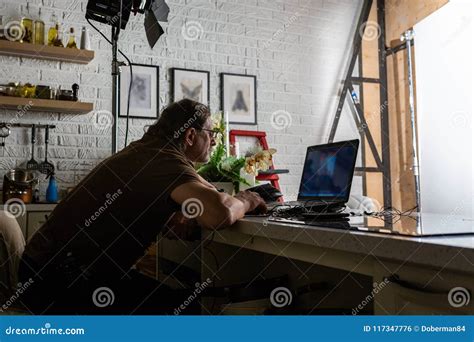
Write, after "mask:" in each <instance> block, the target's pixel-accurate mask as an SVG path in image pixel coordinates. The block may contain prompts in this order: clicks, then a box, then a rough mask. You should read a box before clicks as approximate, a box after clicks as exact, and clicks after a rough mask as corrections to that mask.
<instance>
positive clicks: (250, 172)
mask: <svg viewBox="0 0 474 342" xmlns="http://www.w3.org/2000/svg"><path fill="white" fill-rule="evenodd" d="M213 130H215V131H218V132H219V133H220V134H218V137H217V138H216V147H215V148H214V151H213V152H212V154H211V157H210V159H209V162H207V163H206V164H203V165H200V166H198V168H197V172H198V174H199V175H201V176H202V177H203V178H204V179H205V180H207V181H208V182H210V183H212V184H213V185H214V186H216V188H217V189H219V190H223V191H225V192H226V193H228V194H231V195H232V194H233V193H234V192H238V191H240V190H244V189H246V188H248V187H251V186H254V185H255V176H257V175H258V171H261V170H262V171H263V170H268V169H269V168H270V166H271V165H272V155H273V154H274V153H275V152H276V150H275V149H269V150H263V149H262V148H261V147H260V146H258V147H255V148H254V149H252V150H251V151H249V153H248V154H247V156H246V157H236V156H228V155H227V148H226V144H225V143H224V141H223V140H224V139H223V137H224V136H225V134H228V133H227V130H226V123H225V120H224V116H223V115H221V114H220V115H216V116H213Z"/></svg>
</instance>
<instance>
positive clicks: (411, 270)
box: [202, 218, 474, 314]
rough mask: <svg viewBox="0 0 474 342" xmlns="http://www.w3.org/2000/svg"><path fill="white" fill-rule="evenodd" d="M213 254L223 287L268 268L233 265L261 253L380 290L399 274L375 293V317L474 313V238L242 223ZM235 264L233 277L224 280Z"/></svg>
mask: <svg viewBox="0 0 474 342" xmlns="http://www.w3.org/2000/svg"><path fill="white" fill-rule="evenodd" d="M210 236H211V234H210V233H209V234H207V238H210ZM210 246H214V249H215V250H218V252H219V253H220V255H218V258H219V259H221V260H219V264H220V265H219V268H220V269H219V270H217V268H216V267H213V266H212V265H214V264H215V263H213V257H212V256H210V255H209V253H207V252H206V250H203V262H204V264H205V266H203V268H202V274H203V278H204V279H206V278H207V277H208V276H209V275H212V272H216V271H217V275H218V277H219V278H220V279H221V282H224V283H225V281H226V278H230V280H229V281H230V282H231V281H234V282H235V281H238V280H239V279H243V276H242V274H243V273H245V272H242V270H238V269H237V268H240V267H237V266H235V265H242V266H243V265H245V266H243V267H242V268H247V269H252V270H253V271H255V269H258V267H262V266H261V265H258V264H259V262H257V261H256V258H255V254H254V256H253V257H252V256H250V257H249V256H243V257H242V259H241V261H239V262H237V263H235V260H236V259H237V260H238V259H239V258H240V255H241V254H244V253H242V252H243V251H244V250H245V251H257V252H263V253H265V254H267V255H273V256H281V257H284V258H288V259H291V260H299V261H304V262H307V263H311V264H317V265H321V266H327V267H330V268H334V269H339V270H344V271H348V272H352V273H347V274H348V275H349V277H350V274H353V273H357V274H362V275H366V276H369V277H372V280H373V282H375V283H376V284H375V285H377V284H381V283H382V282H384V279H386V277H388V276H390V275H392V274H397V275H398V276H399V279H400V280H401V281H400V282H396V281H390V282H387V283H386V286H384V287H383V289H381V290H380V291H377V292H378V293H372V295H373V297H374V298H373V301H374V313H375V314H438V313H439V314H464V313H470V314H473V313H474V305H473V301H474V298H472V294H473V293H474V291H473V290H474V235H462V236H437V237H406V236H396V235H390V234H382V233H370V232H360V231H352V230H343V229H335V228H324V227H316V226H304V225H298V224H290V223H278V222H271V221H268V220H265V219H263V218H244V219H242V220H240V221H239V222H237V223H236V224H235V225H234V226H232V227H230V228H228V229H224V230H221V231H219V232H217V233H215V235H214V239H213V243H211V244H210ZM218 246H219V247H218ZM225 246H233V248H232V251H231V252H229V253H227V254H226V252H223V251H222V250H223V248H224V249H225ZM215 254H216V253H215ZM252 258H253V259H252ZM254 260H255V261H254ZM229 264H232V265H233V266H232V267H233V270H231V271H229V270H227V271H224V272H223V268H224V267H227V266H228V265H229ZM254 264H255V265H254ZM263 267H264V268H266V267H267V266H265V265H263ZM210 269H213V270H212V271H211V270H210ZM220 273H222V275H221V274H220ZM346 279H348V278H346ZM241 281H242V280H241ZM342 281H345V280H342ZM375 285H374V286H375ZM455 287H463V288H465V289H466V290H467V291H468V296H470V300H469V303H468V304H467V305H463V306H462V307H459V308H456V307H453V306H452V305H451V304H450V302H449V301H448V293H449V291H450V290H451V289H453V288H455ZM368 292H370V291H368ZM329 295H330V294H329Z"/></svg>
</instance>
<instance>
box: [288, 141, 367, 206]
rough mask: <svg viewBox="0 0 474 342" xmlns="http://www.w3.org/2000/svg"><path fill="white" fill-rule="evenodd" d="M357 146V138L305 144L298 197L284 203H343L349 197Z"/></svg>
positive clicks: (329, 204) (340, 204)
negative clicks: (307, 145)
mask: <svg viewBox="0 0 474 342" xmlns="http://www.w3.org/2000/svg"><path fill="white" fill-rule="evenodd" d="M358 149H359V140H358V139H355V140H347V141H340V142H336V143H331V144H324V145H316V146H310V147H308V149H307V151H306V159H305V162H304V167H303V174H302V176H301V182H300V188H299V191H298V198H297V200H296V201H291V202H285V203H284V205H290V206H304V207H311V208H313V209H317V208H321V210H324V209H330V208H336V207H343V206H344V205H345V204H346V203H347V201H348V200H349V195H350V192H351V186H352V178H353V177H354V169H355V164H356V159H357V151H358Z"/></svg>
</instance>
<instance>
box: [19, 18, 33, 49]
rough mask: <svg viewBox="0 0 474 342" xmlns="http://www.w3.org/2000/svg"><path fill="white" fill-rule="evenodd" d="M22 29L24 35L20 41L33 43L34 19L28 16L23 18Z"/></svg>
mask: <svg viewBox="0 0 474 342" xmlns="http://www.w3.org/2000/svg"><path fill="white" fill-rule="evenodd" d="M21 29H22V31H23V37H22V38H21V39H20V43H33V32H34V26H33V20H31V19H30V18H27V17H23V18H21Z"/></svg>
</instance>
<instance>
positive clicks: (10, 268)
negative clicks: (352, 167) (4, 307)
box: [0, 210, 25, 304]
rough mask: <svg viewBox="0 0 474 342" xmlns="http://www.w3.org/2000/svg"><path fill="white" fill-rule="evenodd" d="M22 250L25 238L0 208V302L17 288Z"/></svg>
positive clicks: (12, 220) (16, 225)
mask: <svg viewBox="0 0 474 342" xmlns="http://www.w3.org/2000/svg"><path fill="white" fill-rule="evenodd" d="M24 250H25V238H24V237H23V233H22V232H21V228H20V226H19V224H18V222H17V220H16V219H15V217H13V216H12V215H11V214H9V213H8V212H6V211H4V210H0V303H5V302H6V301H7V300H8V299H9V298H11V296H12V295H13V294H14V293H15V291H16V289H17V286H18V267H19V264H20V259H21V256H22V254H23V251H24ZM16 304H17V303H16Z"/></svg>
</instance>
